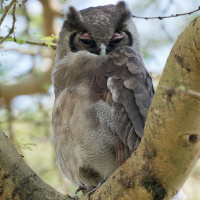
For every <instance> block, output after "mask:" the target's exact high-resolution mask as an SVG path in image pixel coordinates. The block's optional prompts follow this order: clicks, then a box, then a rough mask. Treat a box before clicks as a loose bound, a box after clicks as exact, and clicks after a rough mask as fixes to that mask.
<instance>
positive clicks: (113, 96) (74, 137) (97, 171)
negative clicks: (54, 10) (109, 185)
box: [52, 1, 154, 193]
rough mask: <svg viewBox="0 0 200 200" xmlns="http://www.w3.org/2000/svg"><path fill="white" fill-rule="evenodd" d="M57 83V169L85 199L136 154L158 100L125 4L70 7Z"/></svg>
mask: <svg viewBox="0 0 200 200" xmlns="http://www.w3.org/2000/svg"><path fill="white" fill-rule="evenodd" d="M52 81H53V85H54V88H55V103H54V108H53V115H52V124H53V138H54V146H55V151H56V159H57V163H58V165H59V166H60V169H61V170H62V172H63V174H64V175H66V176H67V177H68V179H70V180H71V181H72V182H73V183H74V184H75V185H77V186H78V187H79V189H80V190H82V192H83V193H86V192H88V191H90V190H92V189H93V188H95V187H96V186H97V185H98V184H99V183H100V182H102V181H104V180H107V179H108V178H109V177H110V176H111V174H112V173H113V172H114V171H115V170H116V169H117V168H118V167H119V166H120V165H121V164H122V163H123V162H124V161H125V160H126V159H127V158H128V157H130V155H131V154H132V153H133V152H134V151H135V150H136V148H137V147H138V145H139V143H140V141H141V138H142V135H143V131H144V125H145V121H146V117H147V112H148V109H149V106H150V104H151V101H152V98H153V95H154V87H153V84H152V79H151V77H150V75H149V73H148V72H147V70H146V68H145V66H144V63H143V61H142V52H141V45H140V41H139V35H138V32H137V29H136V27H135V24H134V22H133V21H132V17H131V12H130V10H129V8H128V7H127V5H126V3H125V2H123V1H120V2H118V3H117V4H116V5H106V6H99V7H90V8H87V9H84V10H81V11H77V10H76V9H75V8H74V7H70V8H69V11H68V14H67V19H66V20H65V21H64V24H63V27H62V30H61V32H60V36H59V41H58V45H57V50H56V59H55V66H54V69H53V72H52Z"/></svg>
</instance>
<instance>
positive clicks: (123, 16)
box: [116, 1, 131, 23]
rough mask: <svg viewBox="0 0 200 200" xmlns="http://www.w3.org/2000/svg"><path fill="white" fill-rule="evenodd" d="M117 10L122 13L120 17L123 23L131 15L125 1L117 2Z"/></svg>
mask: <svg viewBox="0 0 200 200" xmlns="http://www.w3.org/2000/svg"><path fill="white" fill-rule="evenodd" d="M116 10H117V13H120V14H119V18H120V21H121V23H123V22H124V21H126V20H127V19H129V18H130V17H131V11H130V10H129V8H128V6H127V4H126V2H125V1H119V2H118V3H117V4H116Z"/></svg>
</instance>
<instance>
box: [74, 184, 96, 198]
mask: <svg viewBox="0 0 200 200" xmlns="http://www.w3.org/2000/svg"><path fill="white" fill-rule="evenodd" d="M94 189H95V186H85V185H80V186H79V188H78V189H77V190H76V192H75V196H76V195H77V194H78V193H79V192H80V191H81V192H82V193H83V194H86V193H88V192H90V191H92V190H94Z"/></svg>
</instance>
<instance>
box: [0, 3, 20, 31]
mask: <svg viewBox="0 0 200 200" xmlns="http://www.w3.org/2000/svg"><path fill="white" fill-rule="evenodd" d="M16 3H17V0H12V1H11V2H10V4H8V5H7V6H6V7H5V13H4V14H3V15H2V17H1V19H0V29H1V24H2V22H3V20H4V19H5V17H6V16H7V14H8V13H9V11H10V9H11V8H12V6H13V5H14V4H16Z"/></svg>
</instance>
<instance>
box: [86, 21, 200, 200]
mask: <svg viewBox="0 0 200 200" xmlns="http://www.w3.org/2000/svg"><path fill="white" fill-rule="evenodd" d="M199 80H200V17H199V18H196V19H195V20H194V21H193V22H191V24H190V25H189V26H188V27H187V29H186V30H185V31H184V32H183V33H182V34H181V35H180V36H179V38H178V40H177V42H176V43H175V45H174V47H173V49H172V51H171V53H170V56H169V58H168V61H167V64H166V66H165V69H164V72H163V74H162V77H161V80H160V83H159V86H158V89H157V91H156V94H155V96H154V99H153V101H152V104H151V107H150V110H149V113H148V117H147V122H146V126H145V133H144V137H143V139H142V141H141V144H140V145H139V147H138V149H137V151H136V153H135V154H133V155H132V156H131V158H130V159H128V160H127V161H126V162H125V163H124V164H123V165H122V166H121V167H120V168H119V169H118V170H117V171H116V172H115V173H114V174H113V175H112V176H111V177H110V179H109V180H108V181H106V183H104V184H103V185H102V186H101V187H100V188H99V189H98V190H97V191H96V192H95V193H94V194H93V195H92V196H91V197H90V199H107V200H109V199H110V200H112V199H130V198H131V199H132V200H138V199H140V200H146V199H148V200H151V199H152V200H153V199H159V200H163V199H164V200H168V199H171V198H172V197H173V196H174V195H175V194H176V193H177V192H178V191H179V190H180V188H181V187H182V185H183V184H184V182H185V181H186V179H187V177H188V176H189V174H190V173H191V171H192V169H193V167H194V166H195V164H196V162H197V160H198V158H199V156H200V98H199V96H198V95H193V94H190V93H183V92H169V91H168V90H166V89H164V88H163V86H167V87H169V88H174V89H176V88H178V87H180V86H184V87H185V88H187V89H189V90H191V91H195V92H196V93H197V94H198V93H200V81H199ZM87 198H88V197H85V199H87Z"/></svg>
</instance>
